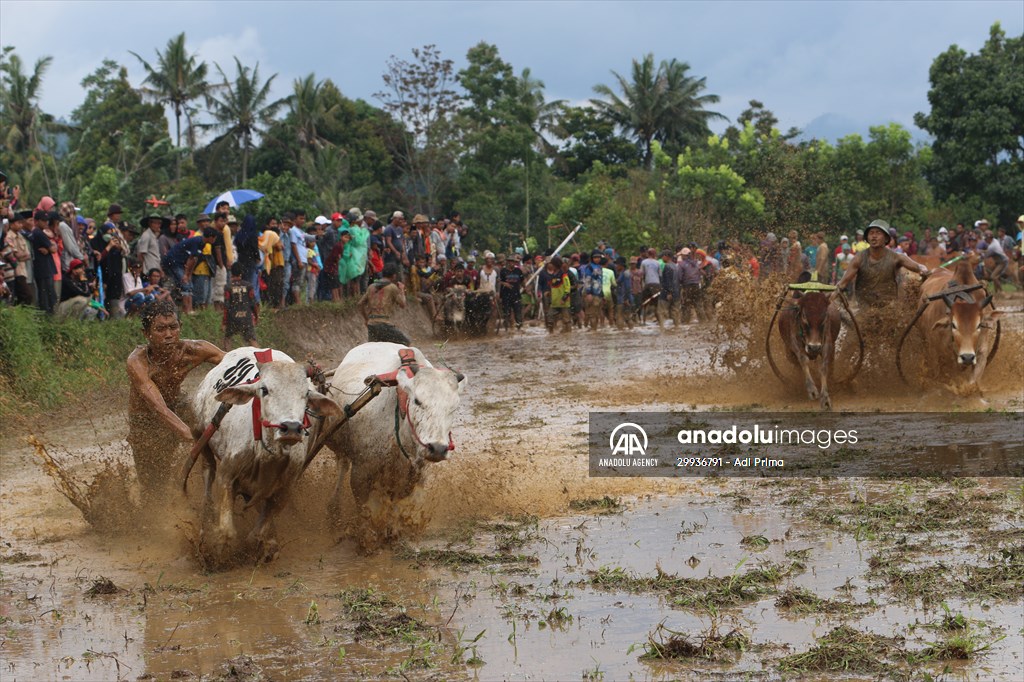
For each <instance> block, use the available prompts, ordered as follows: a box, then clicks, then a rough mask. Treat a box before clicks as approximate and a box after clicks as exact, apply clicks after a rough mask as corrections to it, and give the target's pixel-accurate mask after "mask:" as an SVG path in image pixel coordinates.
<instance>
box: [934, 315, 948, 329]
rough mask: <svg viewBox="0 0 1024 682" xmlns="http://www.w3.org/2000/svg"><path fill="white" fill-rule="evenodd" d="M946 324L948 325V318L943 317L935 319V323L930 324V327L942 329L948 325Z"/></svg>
mask: <svg viewBox="0 0 1024 682" xmlns="http://www.w3.org/2000/svg"><path fill="white" fill-rule="evenodd" d="M948 326H949V318H948V317H943V318H941V319H938V320H935V324H933V325H932V329H944V328H945V327H948Z"/></svg>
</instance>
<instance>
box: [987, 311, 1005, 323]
mask: <svg viewBox="0 0 1024 682" xmlns="http://www.w3.org/2000/svg"><path fill="white" fill-rule="evenodd" d="M1002 316H1003V311H1002V310H993V311H992V312H991V313H989V314H988V315H986V316H985V321H986V322H989V321H991V320H998V319H999V318H1000V317H1002Z"/></svg>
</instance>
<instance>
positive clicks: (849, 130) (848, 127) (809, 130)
mask: <svg viewBox="0 0 1024 682" xmlns="http://www.w3.org/2000/svg"><path fill="white" fill-rule="evenodd" d="M880 123H888V121H877V122H872V123H862V122H859V121H855V120H854V119H852V118H850V117H849V116H845V115H843V114H837V113H833V112H829V113H826V114H822V115H821V116H818V117H817V118H816V119H814V120H813V121H811V122H810V123H808V124H807V125H806V126H804V128H803V132H801V133H800V135H799V136H798V137H797V138H796V139H797V141H799V142H802V141H806V140H812V139H817V140H827V141H828V142H831V143H832V144H835V143H836V142H837V141H838V140H839V139H840V138H843V137H846V136H847V135H853V134H855V133H856V134H858V135H860V136H861V137H862V138H864V140H865V141H866V140H867V139H868V136H869V133H870V131H869V128H870V127H871V126H874V125H879V124H880ZM902 125H903V127H904V128H907V129H908V130H909V131H910V138H911V139H912V140H913V141H914V144H917V143H919V142H924V143H928V142H930V141H931V137H930V136H929V135H928V133H926V132H924V131H923V130H921V129H920V128H918V127H917V126H915V125H913V124H912V123H911V124H906V123H904V124H902Z"/></svg>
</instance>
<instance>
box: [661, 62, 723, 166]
mask: <svg viewBox="0 0 1024 682" xmlns="http://www.w3.org/2000/svg"><path fill="white" fill-rule="evenodd" d="M661 68H662V71H663V73H664V78H665V92H666V93H667V94H668V95H669V99H670V102H669V105H668V107H667V110H666V112H665V113H666V126H665V129H664V131H663V136H662V137H659V138H657V139H658V140H659V141H660V142H670V143H672V142H674V143H675V144H676V145H678V146H679V147H680V148H682V147H685V146H686V145H688V144H694V143H696V142H700V141H701V140H704V139H706V138H707V136H708V134H709V133H710V132H711V129H710V128H709V126H708V123H709V122H710V121H712V120H714V119H723V120H724V119H725V116H723V115H722V114H720V113H718V112H716V111H705V109H704V107H705V106H707V105H709V104H717V103H718V102H719V99H720V98H719V97H718V95H704V94H701V93H703V92H704V89H705V88H706V87H707V78H693V77H692V76H688V75H686V72H687V71H689V70H690V65H689V64H687V63H686V62H680V61H677V60H675V59H672V60H670V61H668V62H662V63H661Z"/></svg>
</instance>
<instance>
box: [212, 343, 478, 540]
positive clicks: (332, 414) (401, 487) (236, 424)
mask: <svg viewBox="0 0 1024 682" xmlns="http://www.w3.org/2000/svg"><path fill="white" fill-rule="evenodd" d="M404 349H405V347H404V346H400V345H398V344H394V343H366V344H363V345H360V346H357V347H355V348H353V349H352V350H351V351H349V353H348V354H347V355H346V356H345V358H344V360H342V362H341V364H340V365H339V366H338V368H337V369H336V370H335V372H334V375H333V377H332V379H331V385H332V389H331V391H330V393H331V394H332V396H331V397H328V396H325V395H323V394H321V393H319V392H317V391H316V389H315V388H314V386H313V384H312V382H311V381H310V379H309V378H308V375H307V372H306V367H305V366H304V365H302V364H299V363H296V362H294V361H293V360H292V359H291V358H290V357H288V356H287V355H286V354H284V353H282V352H280V351H276V350H275V351H272V355H271V356H270V361H266V358H267V355H266V353H264V354H263V355H262V356H261V355H260V354H259V352H258V351H259V349H256V348H238V349H236V350H233V351H231V352H229V353H227V354H226V355H225V356H224V359H223V360H222V361H221V362H220V364H219V365H217V367H215V368H214V369H212V370H211V371H210V372H209V373H208V374H207V375H206V377H205V378H204V379H203V381H202V383H201V384H200V386H199V389H198V391H197V392H196V394H195V397H194V399H193V406H194V409H195V414H196V415H197V417H198V418H199V420H200V425H201V426H205V425H206V424H208V423H210V421H211V420H212V419H213V417H214V415H215V414H216V413H217V410H218V409H219V407H220V404H221V403H228V404H231V405H234V406H236V407H234V408H233V409H232V410H230V411H229V412H228V413H227V414H226V415H225V416H224V418H223V421H222V422H221V425H220V428H219V429H218V430H217V431H216V432H215V433H214V434H213V436H212V437H211V438H210V441H209V449H210V452H211V453H212V454H213V458H212V461H208V462H207V466H206V468H205V472H204V474H205V478H206V495H207V501H208V502H212V504H213V512H214V514H215V515H216V518H217V527H216V530H215V532H214V539H213V546H214V548H215V550H216V551H217V552H218V553H220V552H223V551H224V550H225V549H226V548H227V547H228V546H230V545H231V544H232V543H233V541H234V540H235V537H236V530H235V525H234V518H233V511H232V509H233V506H234V500H235V497H237V496H239V495H240V496H242V497H243V498H244V499H245V500H246V503H247V504H246V508H249V507H257V508H258V509H259V519H258V520H257V523H256V526H255V528H254V529H253V536H254V538H255V539H256V540H257V541H258V542H259V543H260V547H261V551H262V553H263V557H264V558H265V559H267V560H269V559H271V558H273V557H274V556H275V555H276V553H277V541H276V539H275V537H274V519H275V517H276V515H277V514H278V513H279V512H280V510H281V509H282V508H283V507H284V505H285V504H286V503H287V501H288V496H289V494H290V493H291V491H292V488H293V486H294V484H295V482H296V480H297V479H298V478H299V476H300V475H301V474H302V472H303V470H304V469H305V466H306V463H307V462H306V454H307V441H308V440H309V436H308V435H307V428H306V427H307V426H308V425H309V424H310V423H311V420H313V421H316V420H320V419H323V424H322V426H321V432H323V433H328V432H329V431H330V429H331V427H332V426H333V425H334V424H335V423H337V422H338V421H339V420H341V419H343V418H344V407H343V406H344V405H345V403H346V402H350V401H352V400H353V399H354V398H355V396H356V395H358V394H359V393H360V392H361V391H362V390H363V389H364V388H365V383H364V380H365V379H366V378H367V377H368V376H373V375H385V374H388V373H394V372H395V371H396V370H399V368H400V365H401V362H402V361H401V358H400V356H399V351H400V350H404ZM412 351H413V352H414V354H415V366H414V368H410V369H408V371H406V370H405V369H404V368H403V369H402V371H398V372H397V376H396V381H397V385H396V386H395V387H394V388H384V389H383V390H382V392H381V393H380V395H378V396H377V397H376V398H374V399H373V400H370V402H369V403H368V404H367V405H366V406H365V407H364V408H363V409H362V410H360V411H359V412H358V413H357V414H356V415H355V416H353V417H352V418H351V420H350V421H349V422H348V423H347V424H345V425H343V426H342V427H341V428H340V429H338V430H337V431H336V432H335V433H334V434H333V435H332V436H331V437H330V438H329V439H328V440H327V441H326V446H327V447H329V448H330V449H331V450H333V451H334V453H335V455H336V457H337V458H338V460H339V463H341V462H342V461H347V462H349V463H350V464H351V477H350V484H351V487H352V493H353V495H354V497H355V499H356V501H357V502H358V504H359V505H360V509H361V511H362V513H363V515H364V516H365V517H367V518H366V519H364V521H366V522H367V523H369V524H370V525H371V526H379V525H380V523H381V517H382V515H383V516H386V515H387V514H388V512H389V511H390V510H391V508H392V506H393V504H394V502H395V501H397V500H401V499H403V498H406V497H409V496H410V495H411V494H412V493H413V492H414V491H416V490H418V489H420V485H419V484H420V483H421V481H422V479H423V475H424V473H425V472H424V467H425V466H426V464H427V463H428V462H432V461H435V462H436V461H441V460H443V459H445V458H446V457H447V455H448V450H449V443H450V436H451V429H452V423H453V421H454V419H455V411H456V409H457V408H458V404H459V394H460V393H461V391H462V389H463V387H464V385H465V377H463V376H462V375H461V374H458V373H455V372H451V371H448V370H439V369H436V368H434V367H433V366H432V365H431V364H430V362H428V361H427V359H426V358H425V357H424V356H423V354H422V353H421V352H420V351H419V349H412ZM260 358H263V360H262V361H261V359H260ZM414 369H415V371H414ZM247 404H252V405H253V407H252V409H245V408H242V407H239V406H243V405H247ZM340 469H341V473H340V474H339V481H338V486H339V489H340V486H341V478H342V477H343V475H344V467H340ZM384 523H385V527H388V526H387V525H386V524H387V521H386V520H385V521H384Z"/></svg>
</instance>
